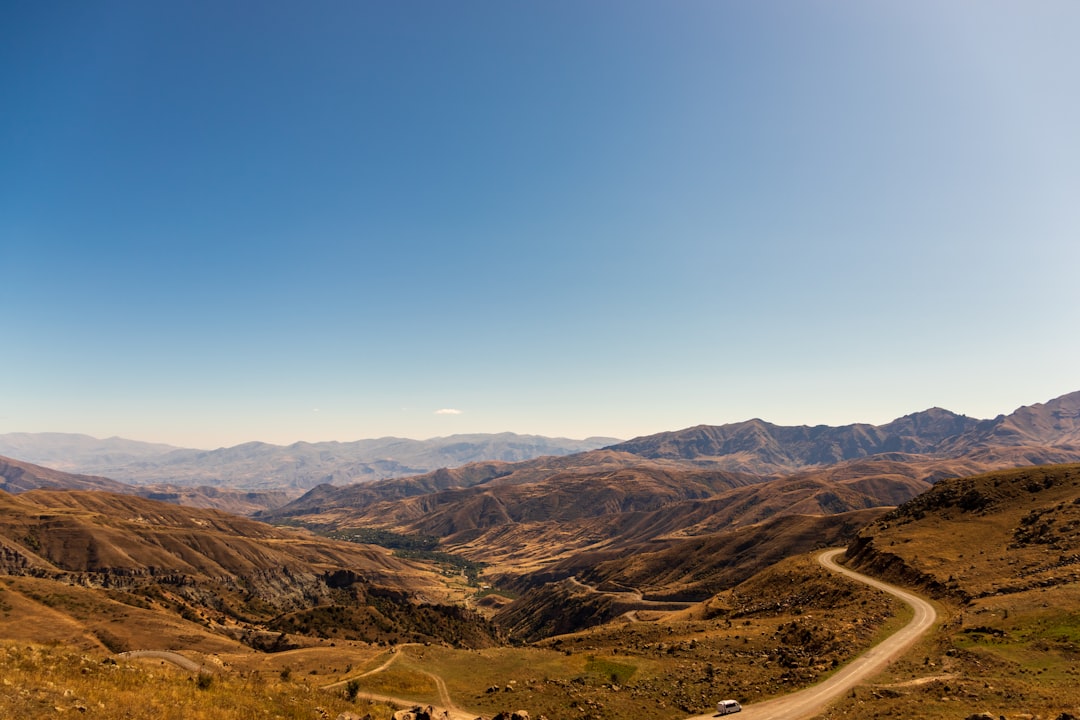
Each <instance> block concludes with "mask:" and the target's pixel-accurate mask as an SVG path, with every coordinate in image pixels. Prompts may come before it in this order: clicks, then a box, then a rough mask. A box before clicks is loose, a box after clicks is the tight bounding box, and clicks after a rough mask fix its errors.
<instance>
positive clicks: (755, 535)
mask: <svg viewBox="0 0 1080 720" xmlns="http://www.w3.org/2000/svg"><path fill="white" fill-rule="evenodd" d="M885 512H886V509H884V508H873V509H869V510H853V511H850V512H845V513H840V514H836V515H784V516H778V517H773V518H771V519H769V520H766V521H764V522H762V523H758V524H755V525H750V526H746V527H739V528H732V529H729V530H725V531H723V532H720V533H717V534H715V535H706V536H699V537H692V538H673V539H667V540H660V541H657V542H655V543H653V544H654V545H658V546H660V547H661V548H662V549H656V550H649V549H648V548H647V547H643V548H641V551H640V552H637V553H634V554H632V555H627V554H625V553H621V552H608V553H605V552H597V553H590V554H581V555H578V556H575V557H574V558H573V559H572V561H569V562H567V563H560V564H557V565H554V566H553V567H552V568H551V572H552V573H559V574H561V573H566V574H568V575H571V574H572V575H577V577H578V578H579V579H580V580H581V581H582V582H585V583H588V584H591V585H596V586H598V587H601V588H615V589H625V588H634V589H636V590H638V591H639V592H641V593H642V594H643V595H645V596H646V597H649V598H653V599H657V600H662V599H679V600H704V599H706V598H708V597H710V596H712V595H715V594H716V593H718V592H720V591H722V590H726V589H728V588H730V587H732V586H734V585H736V584H738V583H740V582H742V581H743V580H746V579H747V578H749V577H750V576H751V575H753V574H754V573H756V572H759V571H761V570H764V569H765V568H766V567H768V566H769V565H772V564H774V563H776V562H779V561H780V560H782V559H784V558H786V557H790V556H791V555H800V554H803V553H808V552H812V551H814V550H817V549H820V548H824V547H835V546H836V545H839V544H844V543H846V542H848V541H849V540H851V539H853V538H854V537H855V535H856V533H857V532H858V531H859V530H860V529H862V528H863V527H865V526H866V525H868V524H869V523H870V522H872V521H873V520H875V519H876V518H878V517H880V516H881V515H882V514H884V513H885Z"/></svg>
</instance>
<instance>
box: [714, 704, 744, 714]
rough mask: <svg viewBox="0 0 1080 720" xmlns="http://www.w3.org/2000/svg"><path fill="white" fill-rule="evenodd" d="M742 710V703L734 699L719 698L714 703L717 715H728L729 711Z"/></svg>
mask: <svg viewBox="0 0 1080 720" xmlns="http://www.w3.org/2000/svg"><path fill="white" fill-rule="evenodd" d="M740 711H742V705H740V704H739V703H737V702H735V701H734V700H721V701H720V702H718V703H716V714H717V715H730V714H731V713H737V712H740Z"/></svg>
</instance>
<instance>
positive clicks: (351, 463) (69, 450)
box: [0, 432, 617, 490]
mask: <svg viewBox="0 0 1080 720" xmlns="http://www.w3.org/2000/svg"><path fill="white" fill-rule="evenodd" d="M613 442H617V439H616V438H603V437H597V438H586V439H584V440H571V439H568V438H549V437H543V436H539V435H517V434H515V433H509V432H507V433H497V434H472V435H451V436H448V437H441V438H432V439H430V440H408V439H404V438H395V437H386V438H379V439H374V440H357V441H355V442H318V443H308V442H298V443H294V444H292V445H288V446H281V445H271V444H269V443H262V442H250V443H244V444H242V445H236V446H234V447H228V448H219V449H217V450H193V449H187V448H177V447H173V446H170V445H158V444H153V443H143V442H137V441H134V440H125V439H123V438H108V439H105V440H98V439H96V438H92V437H90V436H88V435H75V434H67V433H10V434H6V435H0V455H4V456H8V457H11V458H18V459H19V460H22V461H25V462H30V463H35V464H39V465H46V466H48V467H50V468H54V469H57V470H64V471H67V472H74V473H83V474H93V475H103V476H107V477H109V478H112V479H114V480H119V481H122V482H126V483H131V484H138V485H148V484H169V485H175V486H189V487H190V486H209V487H218V488H243V489H250V490H283V489H284V490H287V489H294V490H296V489H300V490H303V489H307V488H311V487H314V486H316V485H319V484H322V483H331V484H347V483H356V482H370V481H372V480H380V479H383V478H388V477H403V476H407V475H419V474H421V473H425V472H429V471H432V470H436V469H438V468H445V467H457V466H460V465H465V464H468V463H473V462H479V461H488V460H495V461H501V462H518V461H522V460H528V459H531V458H535V457H539V456H544V455H569V454H572V453H578V452H583V451H586V450H593V449H595V448H599V447H602V446H604V445H610V444H611V443H613Z"/></svg>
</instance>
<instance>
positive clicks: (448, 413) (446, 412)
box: [435, 408, 461, 415]
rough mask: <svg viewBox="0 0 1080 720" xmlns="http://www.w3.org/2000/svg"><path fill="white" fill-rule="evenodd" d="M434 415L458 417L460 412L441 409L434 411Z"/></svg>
mask: <svg viewBox="0 0 1080 720" xmlns="http://www.w3.org/2000/svg"><path fill="white" fill-rule="evenodd" d="M435 414H436V415H460V414H461V411H460V410H455V409H454V408H443V409H442V410H436V411H435Z"/></svg>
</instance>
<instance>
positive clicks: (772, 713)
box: [688, 548, 937, 720]
mask: <svg viewBox="0 0 1080 720" xmlns="http://www.w3.org/2000/svg"><path fill="white" fill-rule="evenodd" d="M843 552H844V549H843V548H840V549H836V550H826V551H825V552H823V553H821V554H820V555H818V562H820V563H821V564H822V565H824V566H825V567H826V568H828V569H829V570H832V571H833V572H837V573H840V574H841V575H847V576H848V577H850V578H852V579H854V580H857V581H859V582H861V583H865V584H866V585H869V586H870V587H874V588H877V589H878V590H883V591H884V592H887V593H889V594H890V595H895V596H896V597H898V598H900V599H901V600H903V601H904V602H905V603H907V604H908V605H910V606H911V607H912V609H913V610H914V611H915V616H914V617H913V618H912V619H911V622H909V623H908V624H907V625H905V626H904V627H902V628H901V629H900V630H897V631H896V632H895V633H893V634H892V635H890V636H889V637H888V638H886V639H885V640H883V641H881V642H880V643H878V644H877V645H875V646H874V647H872V648H870V649H869V650H867V651H866V652H864V653H863V654H862V655H860V656H859V657H857V658H855V659H854V660H852V661H851V662H850V663H848V664H847V665H845V666H844V667H843V668H841V669H840V671H839V672H837V673H836V674H835V675H833V676H832V677H830V678H829V679H828V680H825V681H824V682H821V683H818V684H817V685H813V686H811V687H808V688H806V689H805V690H800V691H798V692H794V693H791V694H790V695H784V696H782V697H778V698H775V699H773V700H766V701H765V702H761V703H755V704H753V705H747V706H745V707H744V708H743V711H742V713H740V714H739V715H737V716H736V717H738V718H739V720H781V719H782V720H806V718H811V717H814V716H815V715H817V714H818V713H820V712H821V711H822V710H824V709H825V706H827V705H828V704H829V703H830V702H832V701H833V700H835V699H836V698H838V697H839V696H841V695H843V694H844V693H846V692H847V691H848V690H851V688H853V687H855V686H856V685H858V684H859V683H861V682H863V681H865V680H867V679H868V678H870V677H872V676H873V675H876V674H877V673H879V672H881V671H882V670H884V669H885V666H886V665H888V664H889V663H890V662H892V661H893V660H895V659H897V658H898V657H900V656H901V655H903V654H904V653H905V652H906V651H907V650H908V649H909V648H910V647H911V646H912V645H913V644H914V643H915V641H916V640H918V639H919V637H920V636H922V635H923V633H925V632H926V631H928V630H929V629H930V628H931V627H932V626H933V624H934V622H935V621H936V620H937V612H936V611H935V610H934V606H933V605H931V604H930V603H928V602H927V601H926V600H923V599H922V598H921V597H919V596H918V595H915V594H914V593H910V592H908V591H907V590H903V589H901V588H898V587H896V586H895V585H890V584H888V583H885V582H882V581H880V580H875V579H874V578H872V577H869V576H867V575H863V574H862V573H858V572H855V571H854V570H850V569H848V568H846V567H844V566H842V565H839V564H837V562H836V556H837V555H840V554H841V553H843ZM718 699H720V698H718ZM714 717H717V715H715V714H708V715H696V716H694V717H692V718H688V720H711V718H714Z"/></svg>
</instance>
